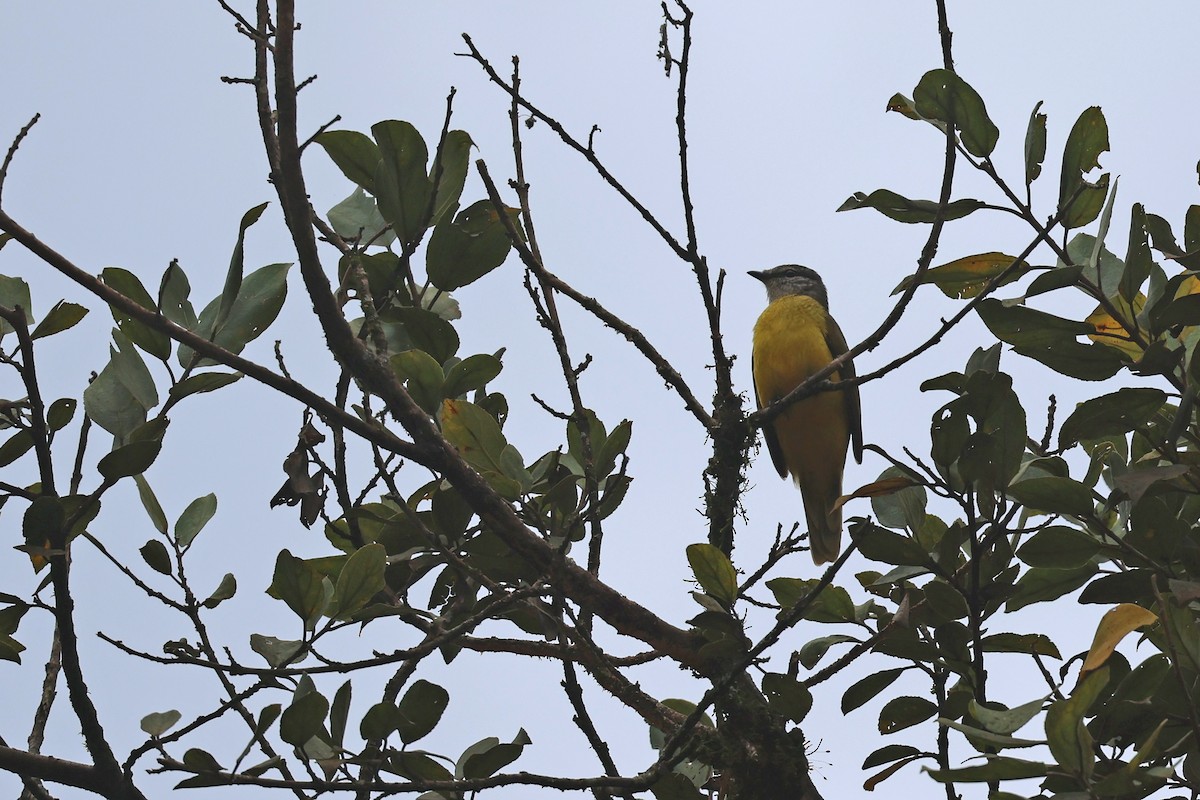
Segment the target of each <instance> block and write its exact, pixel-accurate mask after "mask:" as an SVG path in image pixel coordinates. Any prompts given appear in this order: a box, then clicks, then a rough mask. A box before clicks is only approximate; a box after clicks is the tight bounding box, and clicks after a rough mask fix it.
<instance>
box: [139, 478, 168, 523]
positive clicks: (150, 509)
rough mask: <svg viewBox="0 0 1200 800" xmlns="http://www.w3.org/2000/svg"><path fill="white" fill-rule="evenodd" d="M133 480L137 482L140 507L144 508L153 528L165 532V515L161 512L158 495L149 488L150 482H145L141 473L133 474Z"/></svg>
mask: <svg viewBox="0 0 1200 800" xmlns="http://www.w3.org/2000/svg"><path fill="white" fill-rule="evenodd" d="M133 482H134V483H136V484H137V487H138V497H139V498H140V499H141V501H142V508H144V509H146V515H147V516H149V517H150V521H151V522H152V523H153V524H154V528H155V530H157V531H158V532H159V533H163V534H165V533H166V532H167V515H166V514H165V513H164V512H163V509H162V506H161V505H160V504H159V502H158V497H156V496H155V494H154V490H153V489H151V488H150V484H149V483H147V482H146V479H145V477H143V476H141V475H134V476H133Z"/></svg>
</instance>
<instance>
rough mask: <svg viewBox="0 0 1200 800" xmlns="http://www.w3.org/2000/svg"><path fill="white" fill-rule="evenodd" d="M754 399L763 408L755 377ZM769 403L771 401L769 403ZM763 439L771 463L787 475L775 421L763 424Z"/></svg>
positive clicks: (751, 361) (751, 373) (780, 474)
mask: <svg viewBox="0 0 1200 800" xmlns="http://www.w3.org/2000/svg"><path fill="white" fill-rule="evenodd" d="M750 376H751V378H754V355H753V354H751V356H750ZM754 400H755V402H757V403H758V407H759V409H762V407H763V402H762V397H761V396H759V394H758V380H757V379H754ZM768 405H769V403H768ZM762 435H763V441H765V442H766V443H767V452H768V453H770V454H771V463H772V464H774V465H775V470H776V471H777V472H778V473H779V477H781V478H786V477H787V474H788V472H787V462H785V461H784V460H783V450H781V449H780V448H779V437H778V436H776V435H775V423H774V422H770V423H767V424H766V425H765V426H763V429H762Z"/></svg>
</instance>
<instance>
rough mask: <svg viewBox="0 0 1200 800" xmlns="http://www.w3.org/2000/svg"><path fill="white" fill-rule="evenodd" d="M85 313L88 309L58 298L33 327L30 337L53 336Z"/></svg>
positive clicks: (73, 324)
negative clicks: (44, 316)
mask: <svg viewBox="0 0 1200 800" xmlns="http://www.w3.org/2000/svg"><path fill="white" fill-rule="evenodd" d="M87 313H88V310H87V309H86V308H84V307H83V306H81V305H78V304H76V303H68V302H67V301H66V300H59V301H58V302H57V303H55V304H54V308H52V309H50V311H49V313H47V314H46V318H45V319H43V320H42V321H41V323H40V324H39V325H38V326H37V327H36V328H34V329H33V333H32V334H30V338H32V339H41V338H42V337H44V336H53V335H54V334H56V333H61V332H63V331H65V330H67V329H68V328H73V327H75V325H76V323H78V322H79V320H81V319H83V318H84V317H86V316H87Z"/></svg>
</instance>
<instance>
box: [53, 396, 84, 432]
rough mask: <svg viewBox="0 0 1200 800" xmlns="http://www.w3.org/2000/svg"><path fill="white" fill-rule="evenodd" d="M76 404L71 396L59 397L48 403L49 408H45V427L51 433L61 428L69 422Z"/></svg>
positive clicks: (73, 414)
mask: <svg viewBox="0 0 1200 800" xmlns="http://www.w3.org/2000/svg"><path fill="white" fill-rule="evenodd" d="M77 405H78V403H77V402H76V401H75V398H73V397H60V398H59V399H57V400H55V401H54V402H53V403H51V404H50V408H48V409H47V410H46V427H47V428H49V429H50V432H51V433H54V432H55V431H57V430H61V429H63V428H64V427H66V426H67V424H69V423H70V422H71V419H72V418H73V417H74V416H75V407H76V406H77Z"/></svg>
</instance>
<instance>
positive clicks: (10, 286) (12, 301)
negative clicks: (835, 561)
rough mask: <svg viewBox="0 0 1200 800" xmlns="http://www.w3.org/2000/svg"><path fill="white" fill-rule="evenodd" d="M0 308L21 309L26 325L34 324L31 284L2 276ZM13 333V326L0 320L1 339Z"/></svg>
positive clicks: (0, 279)
mask: <svg viewBox="0 0 1200 800" xmlns="http://www.w3.org/2000/svg"><path fill="white" fill-rule="evenodd" d="M0 306H4V307H5V308H16V307H17V306H20V307H21V310H22V311H24V312H25V323H26V324H27V325H32V324H33V301H32V300H30V299H29V284H27V283H25V281H23V280H22V279H20V278H10V277H9V276H7V275H0ZM8 333H13V326H12V325H9V324H8V322H7V321H5V320H2V319H0V337H2V336H4V335H5V334H8Z"/></svg>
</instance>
